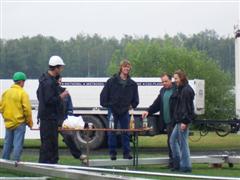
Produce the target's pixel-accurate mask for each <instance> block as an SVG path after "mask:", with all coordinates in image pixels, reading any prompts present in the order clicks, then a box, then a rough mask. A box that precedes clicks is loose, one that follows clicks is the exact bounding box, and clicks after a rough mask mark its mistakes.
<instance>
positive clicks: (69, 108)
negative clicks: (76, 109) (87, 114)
mask: <svg viewBox="0 0 240 180" xmlns="http://www.w3.org/2000/svg"><path fill="white" fill-rule="evenodd" d="M58 88H59V91H60V93H62V92H64V91H65V90H66V88H63V87H61V86H59V87H58ZM72 114H73V104H72V98H71V96H70V95H68V96H66V97H65V98H64V99H63V100H61V104H60V118H59V119H58V121H59V122H58V125H59V126H62V123H63V121H64V120H65V119H67V117H68V115H72Z"/></svg>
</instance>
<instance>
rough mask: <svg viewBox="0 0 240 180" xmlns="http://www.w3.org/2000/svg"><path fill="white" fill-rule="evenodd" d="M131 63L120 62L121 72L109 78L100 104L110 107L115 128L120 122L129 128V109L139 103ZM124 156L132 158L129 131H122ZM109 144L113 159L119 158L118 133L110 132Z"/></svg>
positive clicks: (123, 126)
mask: <svg viewBox="0 0 240 180" xmlns="http://www.w3.org/2000/svg"><path fill="white" fill-rule="evenodd" d="M130 70H131V64H130V62H129V61H128V60H123V61H122V62H121V63H120V71H119V74H116V75H114V76H113V77H111V78H110V79H108V81H107V83H106V84H105V86H104V88H103V90H102V92H101V95H100V104H101V105H102V106H103V107H106V108H108V109H109V110H110V111H111V112H112V114H113V117H114V128H117V124H118V123H120V127H121V128H122V129H128V128H129V120H130V116H129V109H131V108H136V107H137V105H138V103H139V97H138V87H137V84H136V82H134V81H133V80H132V79H131V78H130V76H129V72H130ZM122 144H123V158H124V159H132V156H131V154H130V143H129V133H126V132H124V133H122ZM108 146H109V150H110V156H111V160H116V159H117V152H116V146H117V142H116V134H115V133H113V132H110V133H108Z"/></svg>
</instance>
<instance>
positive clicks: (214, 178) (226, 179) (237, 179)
mask: <svg viewBox="0 0 240 180" xmlns="http://www.w3.org/2000/svg"><path fill="white" fill-rule="evenodd" d="M1 161H2V160H1V159H0V162H1ZM18 164H19V165H21V164H26V165H32V166H40V167H53V168H54V169H56V168H62V169H63V168H68V169H73V170H86V171H94V172H105V173H107V172H108V173H123V174H131V175H144V176H165V177H175V178H191V179H211V180H240V177H219V176H203V175H188V174H172V173H158V172H147V171H133V170H121V169H107V168H92V167H79V166H68V165H54V164H41V163H31V162H19V163H18Z"/></svg>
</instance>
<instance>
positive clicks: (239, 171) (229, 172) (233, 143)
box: [0, 133, 240, 180]
mask: <svg viewBox="0 0 240 180" xmlns="http://www.w3.org/2000/svg"><path fill="white" fill-rule="evenodd" d="M198 137H199V136H198V135H197V134H196V133H195V135H194V136H192V137H191V139H198ZM2 143H3V140H0V145H2ZM39 145H40V140H25V143H24V147H25V148H37V149H38V148H39ZM59 145H60V148H65V147H66V146H65V144H64V143H63V142H62V141H61V139H60V138H59ZM139 147H140V149H139V152H140V157H161V156H166V152H164V153H162V152H161V149H162V148H166V136H165V135H159V136H154V137H140V138H139ZM145 148H146V149H147V148H156V149H159V152H158V153H156V152H154V153H148V152H146V151H141V150H144V149H145ZM190 149H191V151H203V150H205V151H209V150H218V151H220V150H222V151H223V150H239V149H240V136H239V135H236V134H230V135H228V136H226V137H224V138H222V137H218V136H217V135H216V134H215V133H209V134H208V135H207V136H205V137H202V139H201V140H200V141H198V142H191V141H190ZM145 152H146V154H143V153H145ZM96 158H109V157H108V156H104V155H92V156H91V159H96ZM22 160H23V161H30V162H37V161H38V154H27V153H24V152H23V155H22ZM59 163H60V164H66V165H80V162H79V160H76V159H73V158H72V156H71V155H63V156H61V157H60V160H59ZM122 168H125V167H122ZM129 168H130V169H131V168H132V167H129ZM138 170H142V171H152V172H167V173H170V171H169V170H168V169H167V168H165V167H164V166H160V165H151V166H149V165H145V166H139V168H138ZM192 174H197V175H211V176H229V177H230V176H231V177H239V176H240V165H235V166H234V168H229V167H228V165H227V164H224V166H223V168H219V169H214V168H209V167H208V164H193V172H192ZM1 176H3V177H5V176H38V175H33V174H29V173H20V172H15V171H10V170H5V169H3V168H0V177H1ZM140 177H142V176H140ZM53 179H59V178H53ZM159 179H162V180H165V179H166V180H170V179H173V178H168V177H161V178H159ZM174 179H177V178H174Z"/></svg>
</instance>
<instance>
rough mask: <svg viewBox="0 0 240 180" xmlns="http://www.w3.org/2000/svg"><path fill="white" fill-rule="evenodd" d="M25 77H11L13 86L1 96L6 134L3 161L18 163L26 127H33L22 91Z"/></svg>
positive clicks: (21, 75)
mask: <svg viewBox="0 0 240 180" xmlns="http://www.w3.org/2000/svg"><path fill="white" fill-rule="evenodd" d="M26 79H27V77H26V75H25V74H24V73H23V72H16V73H15V74H14V75H13V81H14V84H13V85H12V86H11V88H9V89H8V90H6V91H5V92H4V93H3V94H2V98H1V101H0V113H2V116H3V119H4V122H5V127H6V134H5V139H4V145H3V153H2V158H3V159H10V154H11V152H13V154H12V158H11V159H12V160H14V161H19V160H20V156H21V153H22V148H23V142H24V135H25V131H26V125H28V126H29V127H30V128H32V126H33V122H32V111H31V104H30V100H29V96H28V94H27V93H26V91H25V90H24V89H23V86H24V83H25V80H26Z"/></svg>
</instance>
